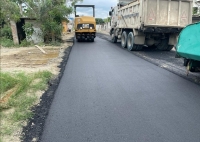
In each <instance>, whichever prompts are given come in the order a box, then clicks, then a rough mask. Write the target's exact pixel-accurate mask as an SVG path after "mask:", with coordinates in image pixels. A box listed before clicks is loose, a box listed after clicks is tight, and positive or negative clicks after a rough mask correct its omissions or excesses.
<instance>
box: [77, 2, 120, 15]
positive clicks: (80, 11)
mask: <svg viewBox="0 0 200 142" xmlns="http://www.w3.org/2000/svg"><path fill="white" fill-rule="evenodd" d="M117 1H118V0H83V2H79V3H77V4H80V5H95V17H96V18H107V17H108V13H109V11H110V10H111V7H114V6H116V5H117ZM92 14H93V13H92V8H77V15H85V16H92ZM73 17H74V16H73Z"/></svg>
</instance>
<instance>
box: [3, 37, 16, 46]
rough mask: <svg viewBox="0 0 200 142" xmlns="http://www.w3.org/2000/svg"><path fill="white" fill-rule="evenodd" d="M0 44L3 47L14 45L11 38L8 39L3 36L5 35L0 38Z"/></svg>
mask: <svg viewBox="0 0 200 142" xmlns="http://www.w3.org/2000/svg"><path fill="white" fill-rule="evenodd" d="M0 44H1V45H2V46H3V47H12V46H14V43H13V41H12V40H11V39H8V38H5V37H2V38H1V40H0Z"/></svg>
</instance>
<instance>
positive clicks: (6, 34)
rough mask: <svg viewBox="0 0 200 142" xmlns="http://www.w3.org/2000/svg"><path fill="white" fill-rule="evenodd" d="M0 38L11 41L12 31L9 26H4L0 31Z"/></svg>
mask: <svg viewBox="0 0 200 142" xmlns="http://www.w3.org/2000/svg"><path fill="white" fill-rule="evenodd" d="M0 36H1V37H5V38H7V39H11V40H12V39H13V38H12V31H11V28H10V26H8V25H7V26H4V27H3V28H2V29H1V32H0Z"/></svg>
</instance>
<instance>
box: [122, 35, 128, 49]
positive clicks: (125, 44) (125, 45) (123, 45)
mask: <svg viewBox="0 0 200 142" xmlns="http://www.w3.org/2000/svg"><path fill="white" fill-rule="evenodd" d="M121 46H122V48H126V47H127V33H126V31H124V32H123V33H122V37H121Z"/></svg>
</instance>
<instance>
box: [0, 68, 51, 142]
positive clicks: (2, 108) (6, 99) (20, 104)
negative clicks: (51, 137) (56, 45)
mask: <svg viewBox="0 0 200 142" xmlns="http://www.w3.org/2000/svg"><path fill="white" fill-rule="evenodd" d="M51 77H52V74H51V72H49V71H42V72H37V73H34V74H26V73H23V72H21V73H15V74H11V73H3V72H0V80H1V82H0V83H1V84H0V90H1V92H0V95H1V100H0V119H1V126H0V135H1V138H2V139H0V142H1V141H3V138H4V137H9V136H12V135H13V134H14V133H16V131H19V129H20V128H21V127H22V126H23V125H25V124H24V123H25V121H26V120H27V119H28V118H31V117H32V116H33V112H31V110H30V108H31V107H32V106H33V105H36V102H38V100H39V96H38V95H37V91H41V90H45V89H46V88H47V82H48V81H49V80H50V79H51Z"/></svg>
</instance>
